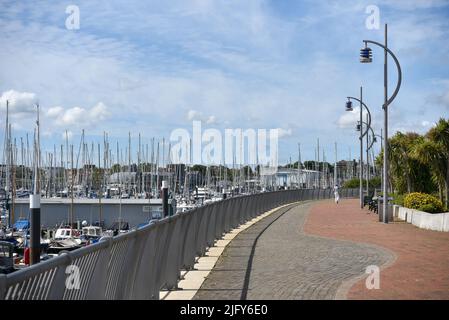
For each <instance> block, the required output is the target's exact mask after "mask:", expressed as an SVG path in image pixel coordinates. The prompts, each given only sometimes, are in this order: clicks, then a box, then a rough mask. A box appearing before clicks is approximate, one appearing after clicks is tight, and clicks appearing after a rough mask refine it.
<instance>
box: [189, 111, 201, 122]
mask: <svg viewBox="0 0 449 320" xmlns="http://www.w3.org/2000/svg"><path fill="white" fill-rule="evenodd" d="M201 119H202V115H201V112H198V111H196V110H189V111H188V112H187V120H189V121H201Z"/></svg>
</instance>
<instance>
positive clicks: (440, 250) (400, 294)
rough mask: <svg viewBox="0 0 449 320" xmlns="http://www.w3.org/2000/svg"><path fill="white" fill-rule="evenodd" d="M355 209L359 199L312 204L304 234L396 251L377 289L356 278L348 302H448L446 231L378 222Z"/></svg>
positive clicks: (364, 212)
mask: <svg viewBox="0 0 449 320" xmlns="http://www.w3.org/2000/svg"><path fill="white" fill-rule="evenodd" d="M368 212H369V211H368V210H363V211H362V210H361V209H360V208H358V200H345V199H343V201H342V202H341V203H340V204H339V205H338V207H337V209H336V205H335V204H334V203H333V202H332V201H325V202H320V203H317V204H315V205H314V206H313V207H312V208H311V211H310V214H309V217H308V220H307V222H306V224H305V227H304V230H305V232H306V233H310V234H316V235H320V236H325V237H331V238H334V239H344V240H350V241H356V242H359V243H370V244H376V245H379V246H382V247H384V248H387V249H389V250H391V251H392V252H394V253H395V255H396V260H395V261H394V263H393V264H392V265H391V266H390V267H387V268H386V269H385V270H383V271H381V277H380V289H379V290H367V289H366V287H365V281H364V280H361V281H359V282H357V283H356V284H355V285H354V286H351V287H350V290H349V292H348V296H347V297H348V298H349V299H449V233H447V232H438V231H430V230H423V229H419V228H417V227H415V226H413V225H411V224H407V223H390V224H387V225H385V224H382V223H379V222H377V221H378V216H377V215H375V214H367V213H368Z"/></svg>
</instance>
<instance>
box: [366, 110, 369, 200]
mask: <svg viewBox="0 0 449 320" xmlns="http://www.w3.org/2000/svg"><path fill="white" fill-rule="evenodd" d="M366 123H368V115H366ZM368 146H369V133H368V130H367V132H366V195H367V196H368V195H369V176H370V175H369V149H368Z"/></svg>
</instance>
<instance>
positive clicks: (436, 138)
mask: <svg viewBox="0 0 449 320" xmlns="http://www.w3.org/2000/svg"><path fill="white" fill-rule="evenodd" d="M427 137H428V138H429V139H430V140H431V141H432V142H434V143H435V144H437V145H439V146H440V147H441V151H442V154H443V156H444V157H445V160H446V161H445V167H446V172H445V179H444V180H445V185H446V192H445V198H446V207H448V208H449V119H447V120H445V119H443V118H440V120H439V121H438V122H437V123H436V125H435V126H434V127H433V128H431V129H430V130H429V132H428V133H427ZM443 175H444V174H443Z"/></svg>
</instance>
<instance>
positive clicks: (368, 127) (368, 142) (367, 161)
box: [357, 122, 376, 195]
mask: <svg viewBox="0 0 449 320" xmlns="http://www.w3.org/2000/svg"><path fill="white" fill-rule="evenodd" d="M363 124H364V125H365V126H366V128H367V129H366V131H365V134H366V167H367V170H366V194H367V195H368V194H369V178H370V176H369V170H370V169H369V166H370V165H369V157H368V155H369V151H370V150H371V148H372V147H373V145H374V143H375V142H376V135H375V133H374V130H373V128H372V127H371V125H370V124H369V123H367V122H363ZM357 130H359V125H357ZM368 130H370V131H371V135H372V139H371V140H370V139H369V135H368V134H367V133H368Z"/></svg>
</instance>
